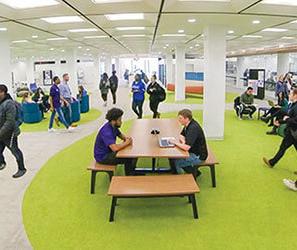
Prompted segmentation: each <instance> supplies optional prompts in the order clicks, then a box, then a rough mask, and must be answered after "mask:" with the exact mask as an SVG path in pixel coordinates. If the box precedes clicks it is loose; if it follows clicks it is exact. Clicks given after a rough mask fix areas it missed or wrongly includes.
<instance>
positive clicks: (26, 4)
mask: <svg viewBox="0 0 297 250" xmlns="http://www.w3.org/2000/svg"><path fill="white" fill-rule="evenodd" d="M0 3H1V4H4V5H6V6H9V7H11V8H13V9H31V8H40V7H48V6H53V5H58V4H60V3H59V2H58V1H56V0H0Z"/></svg>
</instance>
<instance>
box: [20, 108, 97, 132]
mask: <svg viewBox="0 0 297 250" xmlns="http://www.w3.org/2000/svg"><path fill="white" fill-rule="evenodd" d="M50 115H51V113H50V112H48V113H46V114H45V117H46V119H44V120H42V121H41V122H39V123H23V124H22V125H21V131H22V132H39V131H47V129H48V124H49V119H50ZM100 115H101V112H100V111H99V110H97V109H90V111H89V112H88V113H82V114H81V115H80V121H79V122H77V124H78V125H81V124H84V123H88V122H91V121H94V120H96V119H98V118H99V117H100ZM54 128H56V129H58V128H62V129H64V128H65V127H64V126H63V124H62V123H61V124H60V127H57V126H56V124H55V123H54Z"/></svg>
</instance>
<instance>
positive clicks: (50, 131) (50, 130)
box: [47, 128, 56, 133]
mask: <svg viewBox="0 0 297 250" xmlns="http://www.w3.org/2000/svg"><path fill="white" fill-rule="evenodd" d="M47 131H48V132H49V133H53V132H56V130H55V129H54V128H49V129H48V130H47Z"/></svg>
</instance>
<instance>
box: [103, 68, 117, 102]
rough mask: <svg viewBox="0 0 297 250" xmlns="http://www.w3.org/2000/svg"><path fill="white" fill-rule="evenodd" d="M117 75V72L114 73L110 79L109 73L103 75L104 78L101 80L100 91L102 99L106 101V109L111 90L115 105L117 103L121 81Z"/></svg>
mask: <svg viewBox="0 0 297 250" xmlns="http://www.w3.org/2000/svg"><path fill="white" fill-rule="evenodd" d="M116 73H117V72H116V71H112V75H111V77H108V75H107V73H103V75H102V78H101V80H100V84H99V89H100V91H101V97H102V99H103V101H104V106H105V107H106V106H107V96H108V92H109V90H110V92H111V95H112V99H113V104H116V102H117V99H116V93H117V90H118V86H119V79H118V77H117V75H116Z"/></svg>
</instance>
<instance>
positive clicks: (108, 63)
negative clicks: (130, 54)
mask: <svg viewBox="0 0 297 250" xmlns="http://www.w3.org/2000/svg"><path fill="white" fill-rule="evenodd" d="M111 68H112V60H111V55H106V56H105V63H104V69H105V73H107V75H108V77H110V76H111Z"/></svg>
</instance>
